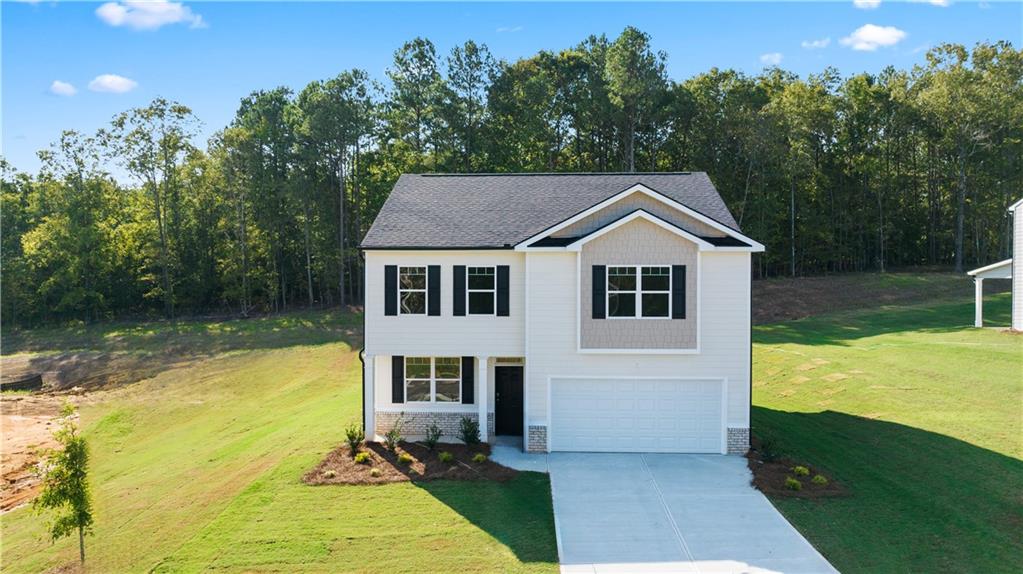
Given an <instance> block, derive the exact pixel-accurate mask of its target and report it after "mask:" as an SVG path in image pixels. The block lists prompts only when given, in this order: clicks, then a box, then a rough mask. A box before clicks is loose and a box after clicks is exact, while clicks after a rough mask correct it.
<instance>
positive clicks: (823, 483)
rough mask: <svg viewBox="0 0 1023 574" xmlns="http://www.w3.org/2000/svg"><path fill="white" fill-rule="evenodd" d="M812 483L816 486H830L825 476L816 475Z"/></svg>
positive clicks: (811, 480)
mask: <svg viewBox="0 0 1023 574" xmlns="http://www.w3.org/2000/svg"><path fill="white" fill-rule="evenodd" d="M810 482H812V483H814V484H816V485H817V486H827V485H828V479H827V478H825V477H824V475H823V474H815V475H814V476H813V478H811V479H810Z"/></svg>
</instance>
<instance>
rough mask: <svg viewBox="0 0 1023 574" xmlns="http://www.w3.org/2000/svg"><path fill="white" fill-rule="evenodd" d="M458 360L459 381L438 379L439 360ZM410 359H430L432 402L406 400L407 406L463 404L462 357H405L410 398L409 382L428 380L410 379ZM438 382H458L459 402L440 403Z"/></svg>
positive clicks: (405, 381) (406, 383) (404, 377)
mask: <svg viewBox="0 0 1023 574" xmlns="http://www.w3.org/2000/svg"><path fill="white" fill-rule="evenodd" d="M438 358H441V359H457V361H456V362H457V363H458V378H457V379H438V378H437V370H436V369H437V359H438ZM409 359H430V379H429V381H430V400H429V401H410V400H408V399H406V400H405V402H406V403H407V404H412V405H433V404H437V405H459V404H462V358H461V357H405V361H404V363H405V364H404V368H405V372H404V373H403V374H402V375H403V380H404V385H405V396H406V397H408V382H409V381H425V380H427V379H417V378H410V377H409V376H408V363H409V361H408V360H409ZM437 381H441V382H452V381H454V382H457V383H458V400H457V401H438V400H437Z"/></svg>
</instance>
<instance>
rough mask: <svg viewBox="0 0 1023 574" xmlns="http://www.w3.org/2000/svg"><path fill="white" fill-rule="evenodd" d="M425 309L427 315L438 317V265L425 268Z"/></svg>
mask: <svg viewBox="0 0 1023 574" xmlns="http://www.w3.org/2000/svg"><path fill="white" fill-rule="evenodd" d="M426 308H427V311H426V312H427V314H428V315H434V316H437V315H440V265H430V266H429V267H427V268H426Z"/></svg>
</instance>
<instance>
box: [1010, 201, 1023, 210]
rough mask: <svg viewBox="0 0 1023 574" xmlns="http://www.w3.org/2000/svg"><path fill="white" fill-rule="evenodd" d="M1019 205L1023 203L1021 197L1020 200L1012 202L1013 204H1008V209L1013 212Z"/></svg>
mask: <svg viewBox="0 0 1023 574" xmlns="http://www.w3.org/2000/svg"><path fill="white" fill-rule="evenodd" d="M1021 205H1023V199H1021V200H1019V201H1017V202H1016V203H1014V204H1012V205H1010V206H1009V211H1012V212H1015V211H1016V209H1017V208H1018V207H1019V206H1021Z"/></svg>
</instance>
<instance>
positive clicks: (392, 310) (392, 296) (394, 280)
mask: <svg viewBox="0 0 1023 574" xmlns="http://www.w3.org/2000/svg"><path fill="white" fill-rule="evenodd" d="M397 314H398V266H397V265H384V315H397Z"/></svg>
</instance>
